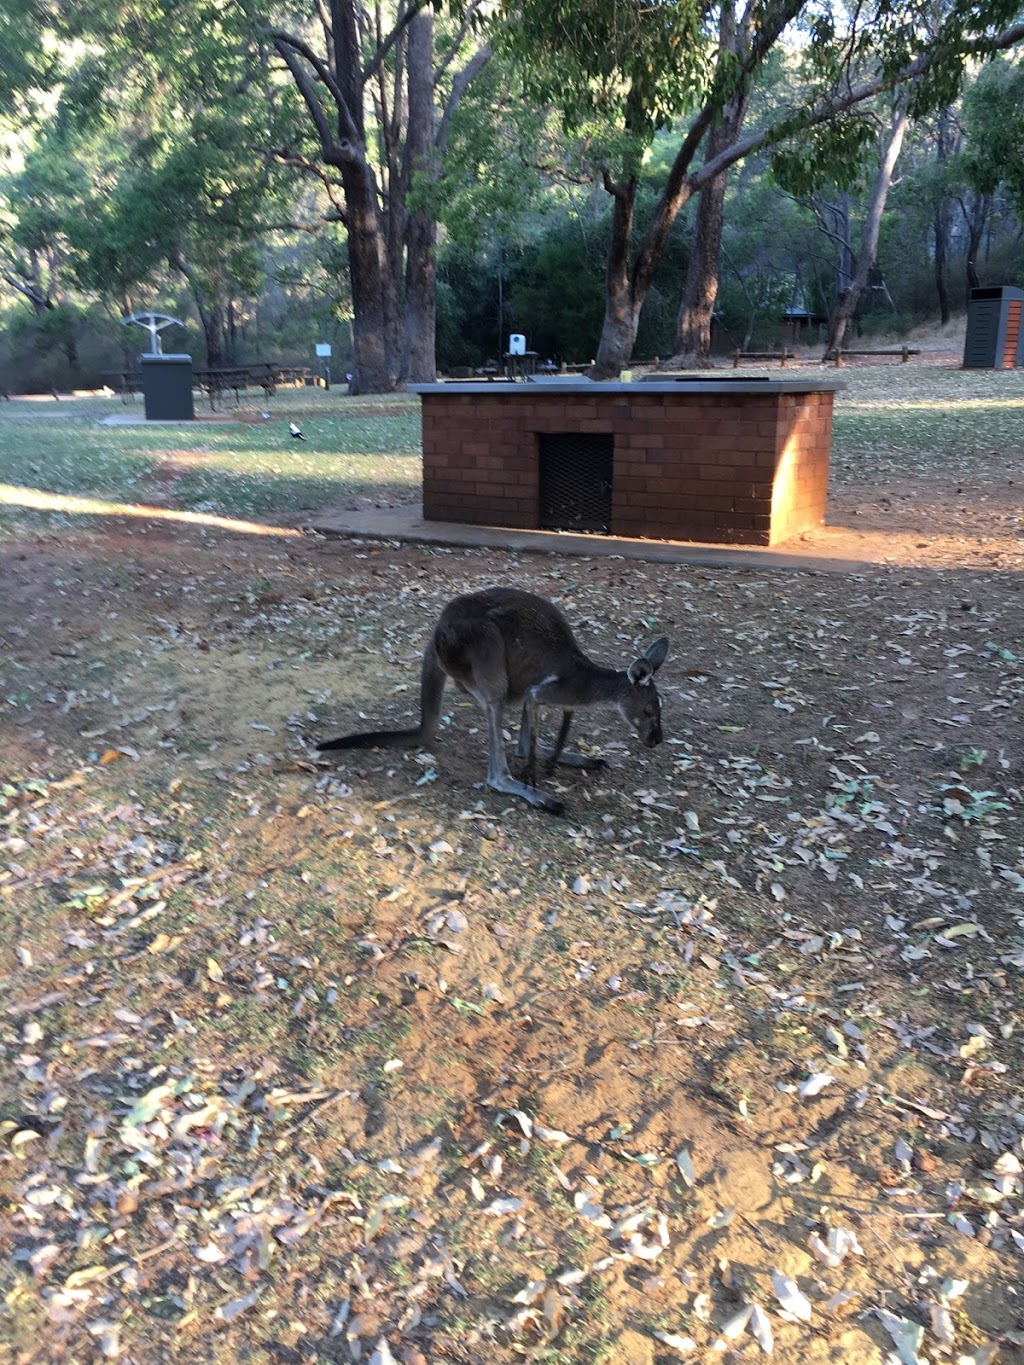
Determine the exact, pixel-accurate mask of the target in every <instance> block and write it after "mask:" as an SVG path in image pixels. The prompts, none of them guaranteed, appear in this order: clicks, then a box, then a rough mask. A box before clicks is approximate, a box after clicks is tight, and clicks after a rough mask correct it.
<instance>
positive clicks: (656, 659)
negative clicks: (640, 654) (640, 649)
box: [644, 635, 668, 673]
mask: <svg viewBox="0 0 1024 1365" xmlns="http://www.w3.org/2000/svg"><path fill="white" fill-rule="evenodd" d="M644 658H645V659H646V660H647V662H648V663H649V664H650V665H651V672H652V673H657V671H658V669H659V668H660V667H661V666H662V664H663V663H664V662H665V660H666V659H667V658H668V636H667V635H662V636H660V637H659V638H658V639H657V640H655V642H654V644H653V645H649V646H648V647H647V649H645V650H644Z"/></svg>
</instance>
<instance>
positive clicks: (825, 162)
mask: <svg viewBox="0 0 1024 1365" xmlns="http://www.w3.org/2000/svg"><path fill="white" fill-rule="evenodd" d="M876 136H877V129H876V126H875V124H874V122H873V121H872V120H871V119H870V118H868V117H867V116H858V117H853V118H849V119H846V120H843V121H842V122H839V123H822V124H819V125H818V127H816V128H807V129H804V130H803V131H802V132H801V134H800V136H799V137H795V138H794V139H793V140H792V141H787V142H784V143H783V144H782V145H781V146H778V147H775V148H774V149H773V150H772V153H771V165H772V171H773V173H774V175H775V178H776V180H777V181H778V183H779V185H780V186H781V187H782V188H783V189H784V190H787V191H788V192H789V193H790V194H795V195H798V196H806V195H809V194H811V193H813V191H814V190H817V189H822V188H824V187H825V186H834V187H835V188H836V189H853V188H854V186H855V185H857V184H858V183H859V181H860V179H861V177H862V174H863V171H864V168H865V163H866V161H867V158H868V156H869V154H870V153H871V152H872V151H873V150H874V148H875V142H876Z"/></svg>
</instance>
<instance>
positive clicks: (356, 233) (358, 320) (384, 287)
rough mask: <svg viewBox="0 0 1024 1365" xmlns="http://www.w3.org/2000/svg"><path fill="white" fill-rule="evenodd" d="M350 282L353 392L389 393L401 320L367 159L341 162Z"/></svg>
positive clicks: (394, 378)
mask: <svg viewBox="0 0 1024 1365" xmlns="http://www.w3.org/2000/svg"><path fill="white" fill-rule="evenodd" d="M341 180H342V185H343V188H344V191H345V205H346V226H347V228H348V265H349V278H350V280H351V284H352V316H353V321H352V349H353V351H354V352H355V358H354V362H353V364H354V369H353V381H352V392H353V393H391V392H392V391H393V390H394V388H395V385H396V383H397V380H398V361H399V354H400V345H401V343H400V338H401V334H402V321H401V315H400V313H399V307H398V296H397V291H396V288H395V280H394V279H393V278H392V275H391V270H390V268H389V265H390V263H389V261H388V252H387V241H386V238H385V234H384V228H383V224H382V223H381V218H380V209H379V206H378V203H377V185H376V177H375V176H374V174H373V171H372V170H371V168H370V167H369V165H367V163H366V161H365V159H359V160H357V161H346V162H344V163H343V165H342V166H341Z"/></svg>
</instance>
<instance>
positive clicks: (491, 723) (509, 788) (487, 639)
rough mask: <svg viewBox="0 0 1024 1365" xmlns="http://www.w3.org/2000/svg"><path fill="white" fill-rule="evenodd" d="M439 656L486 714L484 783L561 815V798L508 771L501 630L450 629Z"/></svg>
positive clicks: (505, 676) (490, 627)
mask: <svg viewBox="0 0 1024 1365" xmlns="http://www.w3.org/2000/svg"><path fill="white" fill-rule="evenodd" d="M440 658H441V664H442V666H443V668H444V670H445V671H446V672H447V673H448V674H449V676H450V677H452V678H454V680H455V681H456V682H457V683H458V684H459V685H460V686H461V687H463V688H465V690H466V691H467V692H468V693H469V694H470V696H471V697H472V698H473V699H474V700H475V701H476V703H477V705H478V706H479V707H480V709H481V710H482V711H483V713H484V715H485V716H486V717H487V785H488V786H489V787H493V788H494V790H495V791H499V792H507V793H508V794H509V795H510V796H521V797H522V799H523V800H524V801H526V802H528V803H529V805H531V806H536V807H538V808H539V809H540V810H546V811H549V812H550V813H551V814H552V815H561V814H562V812H563V810H564V806H563V805H562V803H561V801H556V800H555V798H554V797H553V796H547V795H546V794H545V793H544V792H540V791H538V790H537V789H536V787H533V786H530V785H528V784H527V783H525V782H520V781H518V780H517V779H516V778H514V777H513V776H512V774H511V772H509V767H508V755H507V754H506V753H505V737H504V735H503V734H502V716H503V713H504V708H505V701H506V699H507V697H508V670H507V668H506V665H505V641H504V639H503V638H502V635H501V632H500V631H499V630H498V629H497V628H496V627H495V626H494V625H493V624H491V623H487V624H485V625H483V626H480V625H479V624H478V626H477V628H476V629H475V630H474V631H473V632H472V635H471V636H462V635H461V633H460V632H450V633H449V634H448V635H447V636H445V638H444V639H443V641H442V647H441V650H440ZM424 666H425V665H424Z"/></svg>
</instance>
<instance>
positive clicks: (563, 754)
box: [516, 681, 608, 773]
mask: <svg viewBox="0 0 1024 1365" xmlns="http://www.w3.org/2000/svg"><path fill="white" fill-rule="evenodd" d="M551 686H552V685H551V684H545V683H538V684H537V686H536V687H532V688H531V689H530V695H529V697H528V698H527V700H526V701H525V702H524V703H523V724H522V726H521V728H520V731H519V744H518V746H517V748H516V754H517V756H518V757H519V758H522V759H525V760H526V769H525V772H527V773H528V772H530V764H529V750H530V728H529V718H530V717H532V731H533V739H534V743H535V744H536V752H537V754H539V755H540V757H541V758H542V759H543V760H544V762H545V764H546V765H547V768H548V771H549V772H550V771H553V769H554V768H555V765H556V764H561V765H562V766H563V767H565V768H582V769H583V770H584V771H585V772H597V771H599V770H600V769H601V768H607V766H608V764H607V763H606V762H605V761H604V759H603V758H592V757H591V756H590V755H589V754H581V753H580V752H579V751H578V750H577V749H566V748H564V747H563V746H564V744H565V741H566V740H567V739H568V738H569V727H570V726H571V725H572V719H573V716H574V714H575V712H573V711H570V710H565V709H563V711H562V722H561V725H560V726H559V728H558V735H557V737H556V739H555V742H554V744H541V743H540V742H539V740H538V739H537V711H538V704H540V703H543V702H544V701H545V700H546V698H545V695H544V693H545V688H550V687H551ZM555 686H557V681H556V683H555ZM531 703H532V707H531ZM548 704H549V705H552V706H555V705H558V703H557V702H556V701H551V702H549V703H548ZM534 762H535V763H536V759H534Z"/></svg>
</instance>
